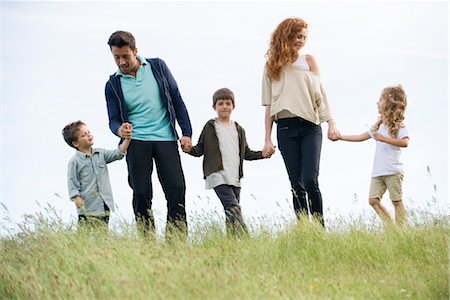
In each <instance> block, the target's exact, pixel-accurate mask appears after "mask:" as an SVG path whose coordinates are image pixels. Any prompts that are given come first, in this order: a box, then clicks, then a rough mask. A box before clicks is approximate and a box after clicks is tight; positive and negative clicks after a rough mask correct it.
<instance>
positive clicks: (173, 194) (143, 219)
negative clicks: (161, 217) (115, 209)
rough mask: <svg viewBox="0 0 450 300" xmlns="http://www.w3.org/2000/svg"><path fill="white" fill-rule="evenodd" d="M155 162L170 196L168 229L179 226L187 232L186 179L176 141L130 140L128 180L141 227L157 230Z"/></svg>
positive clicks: (167, 194)
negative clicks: (153, 179)
mask: <svg viewBox="0 0 450 300" xmlns="http://www.w3.org/2000/svg"><path fill="white" fill-rule="evenodd" d="M153 162H155V165H156V171H157V173H158V179H159V182H160V183H161V186H162V189H163V191H164V194H165V197H166V200H167V226H166V233H170V232H172V230H173V229H174V228H175V229H179V230H180V231H181V232H182V234H186V233H187V222H186V210H185V194H186V183H185V180H184V174H183V169H182V168H181V160H180V154H179V152H178V144H177V142H176V141H167V142H153V141H139V140H132V141H131V143H130V146H129V148H128V153H127V164H128V183H129V184H130V187H131V188H132V189H133V210H134V214H135V218H136V222H137V224H138V228H139V229H140V230H141V231H142V232H143V233H149V232H154V229H155V221H154V218H153V212H152V199H153V187H152V172H153Z"/></svg>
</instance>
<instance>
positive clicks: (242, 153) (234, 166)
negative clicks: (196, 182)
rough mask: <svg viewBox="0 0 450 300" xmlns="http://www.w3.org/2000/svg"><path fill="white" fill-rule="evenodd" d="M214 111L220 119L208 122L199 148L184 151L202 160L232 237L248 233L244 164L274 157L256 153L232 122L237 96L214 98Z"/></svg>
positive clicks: (220, 92)
mask: <svg viewBox="0 0 450 300" xmlns="http://www.w3.org/2000/svg"><path fill="white" fill-rule="evenodd" d="M212 107H213V109H214V110H215V111H216V112H217V118H215V119H211V120H209V121H208V122H207V123H206V124H205V126H204V128H203V131H202V133H201V134H200V138H199V140H198V143H197V145H196V146H190V147H186V148H185V149H184V150H183V151H184V152H186V153H188V154H190V155H193V156H196V157H200V156H202V155H204V158H203V175H204V179H205V180H206V189H214V191H215V192H216V195H217V196H218V197H219V199H220V201H221V202H222V205H223V208H224V210H225V217H226V225H227V226H226V227H227V231H228V232H230V230H231V234H233V235H235V234H240V233H245V234H247V233H248V231H247V226H246V225H245V223H244V220H243V218H242V212H241V207H240V205H239V201H240V191H241V182H240V181H241V178H242V177H243V167H242V165H243V161H244V159H245V160H256V159H262V158H269V157H270V156H271V155H272V154H273V153H272V154H270V155H269V154H267V155H265V154H263V152H262V151H253V150H250V148H249V147H248V145H247V139H246V137H245V131H244V128H242V127H241V126H240V125H239V124H238V123H236V122H234V121H232V120H231V113H232V112H233V110H234V107H235V103H234V94H233V92H232V91H231V90H229V89H227V88H221V89H219V90H217V91H216V92H215V93H214V95H213V106H212Z"/></svg>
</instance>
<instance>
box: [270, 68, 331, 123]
mask: <svg viewBox="0 0 450 300" xmlns="http://www.w3.org/2000/svg"><path fill="white" fill-rule="evenodd" d="M266 68H267V66H266V67H265V68H264V75H263V80H262V105H264V106H266V105H270V116H271V117H272V119H273V120H277V119H281V118H285V117H290V116H294V117H295V116H298V117H301V118H302V119H305V120H307V121H310V122H312V123H314V124H316V125H318V124H320V123H322V122H326V121H328V120H330V119H332V116H331V110H330V106H329V105H328V100H327V96H326V94H325V91H324V89H323V87H322V83H321V82H320V76H319V73H313V72H311V71H307V70H303V69H300V68H299V67H296V66H294V65H286V66H283V67H282V69H281V74H280V80H278V81H275V80H272V79H270V78H269V77H268V76H267V70H266Z"/></svg>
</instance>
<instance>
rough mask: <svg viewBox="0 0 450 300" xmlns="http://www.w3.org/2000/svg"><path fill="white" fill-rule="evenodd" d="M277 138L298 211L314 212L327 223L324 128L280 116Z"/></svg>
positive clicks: (314, 214)
mask: <svg viewBox="0 0 450 300" xmlns="http://www.w3.org/2000/svg"><path fill="white" fill-rule="evenodd" d="M277 139H278V146H279V148H280V151H281V155H282V156H283V160H284V164H285V166H286V170H287V172H288V175H289V180H290V182H291V187H292V195H293V204H294V210H295V213H296V214H297V216H299V214H308V213H310V214H312V215H313V216H314V217H316V218H317V219H318V220H319V221H320V222H321V223H322V224H323V208H322V194H321V193H320V189H319V181H318V177H319V164H320V152H321V149H322V127H321V126H320V125H316V124H314V123H311V122H308V121H306V120H303V119H301V118H287V119H280V120H278V122H277Z"/></svg>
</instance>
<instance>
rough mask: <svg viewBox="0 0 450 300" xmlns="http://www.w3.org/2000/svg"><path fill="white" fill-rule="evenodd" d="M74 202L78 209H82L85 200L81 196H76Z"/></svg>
mask: <svg viewBox="0 0 450 300" xmlns="http://www.w3.org/2000/svg"><path fill="white" fill-rule="evenodd" d="M73 202H75V206H76V207H77V208H82V207H83V206H84V200H83V198H81V197H80V196H76V197H75V198H74V199H73Z"/></svg>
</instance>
